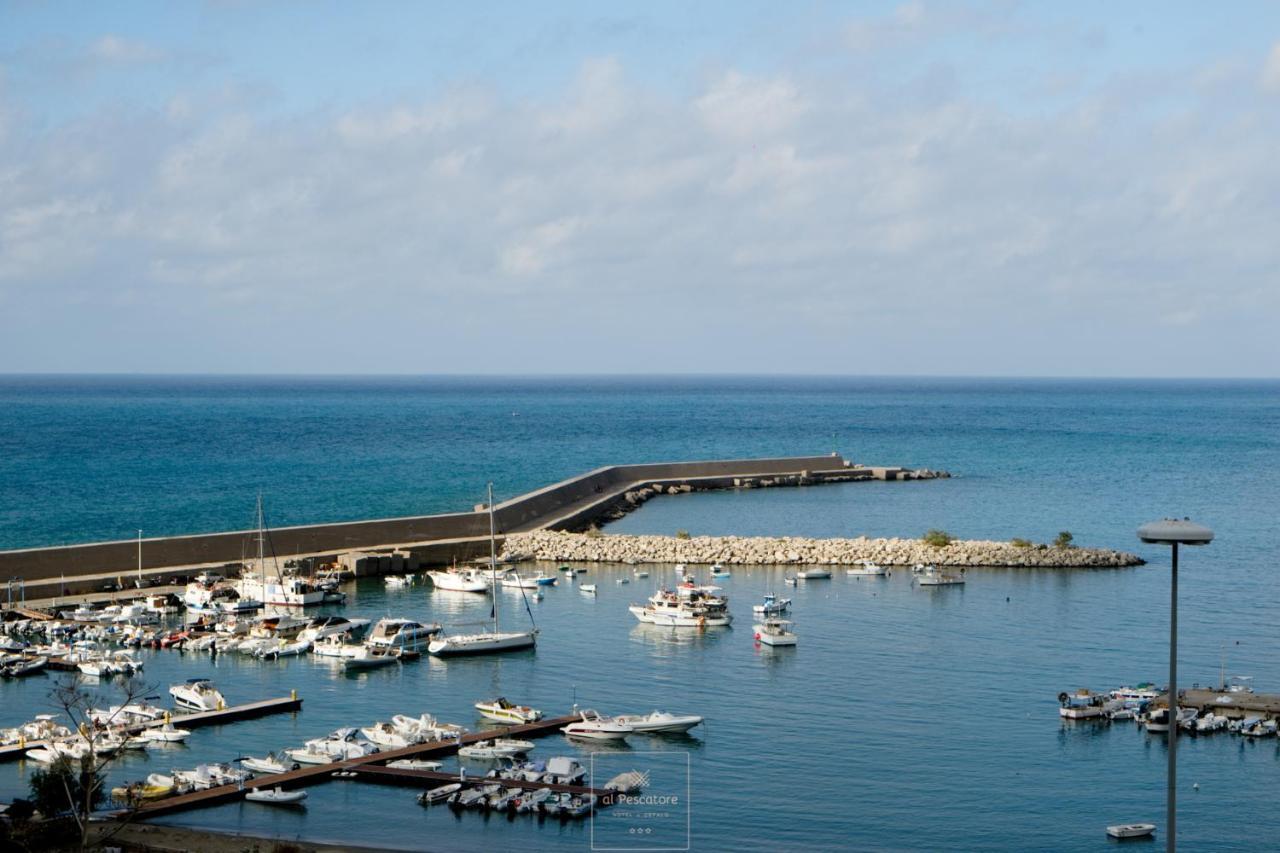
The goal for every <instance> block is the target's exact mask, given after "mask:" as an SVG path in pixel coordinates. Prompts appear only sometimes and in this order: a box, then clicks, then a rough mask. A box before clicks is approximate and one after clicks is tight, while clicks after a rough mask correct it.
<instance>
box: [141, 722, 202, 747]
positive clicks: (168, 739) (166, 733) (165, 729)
mask: <svg viewBox="0 0 1280 853" xmlns="http://www.w3.org/2000/svg"><path fill="white" fill-rule="evenodd" d="M141 736H142V737H144V738H146V739H147V740H149V741H154V742H155V743H181V742H182V741H184V740H186V739H187V738H189V737H191V730H190V729H180V728H177V727H176V726H174V724H173V723H165V724H164V725H163V726H154V727H152V728H147V729H143V730H142V733H141Z"/></svg>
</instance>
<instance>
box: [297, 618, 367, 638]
mask: <svg viewBox="0 0 1280 853" xmlns="http://www.w3.org/2000/svg"><path fill="white" fill-rule="evenodd" d="M368 627H369V620H368V619H348V618H347V617H346V616H325V617H323V618H321V619H317V620H315V621H314V622H312V623H311V624H310V625H308V626H307V627H306V628H304V629H302V630H301V631H300V632H298V639H299V640H308V641H310V642H311V643H313V644H314V643H316V642H318V641H320V640H326V639H328V638H330V637H337V638H338V640H339V642H341V641H342V640H343V639H345V638H348V637H357V636H359V635H360V634H362V633H364V631H365V629H367V628H368Z"/></svg>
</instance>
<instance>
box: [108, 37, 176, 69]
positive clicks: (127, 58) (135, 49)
mask: <svg viewBox="0 0 1280 853" xmlns="http://www.w3.org/2000/svg"><path fill="white" fill-rule="evenodd" d="M89 55H90V56H92V57H93V58H94V59H96V60H99V61H100V62H104V63H112V64H121V65H124V64H135V63H142V62H155V61H157V60H160V59H163V58H164V56H165V54H164V52H163V51H161V50H158V49H156V48H154V47H152V46H150V45H148V44H146V43H145V42H141V41H137V40H135V39H128V38H125V37H123V36H118V35H113V34H110V33H108V34H107V35H104V36H102V37H100V38H98V39H96V40H95V41H94V42H93V43H92V44H91V45H89Z"/></svg>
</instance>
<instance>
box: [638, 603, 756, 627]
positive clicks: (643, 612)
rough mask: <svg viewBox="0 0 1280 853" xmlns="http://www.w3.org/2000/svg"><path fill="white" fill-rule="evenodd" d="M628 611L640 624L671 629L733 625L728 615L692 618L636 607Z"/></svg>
mask: <svg viewBox="0 0 1280 853" xmlns="http://www.w3.org/2000/svg"><path fill="white" fill-rule="evenodd" d="M630 610H631V613H632V615H634V616H635V617H636V618H637V619H639V620H640V621H641V622H645V623H648V624H650V625H665V626H667V627H671V628H721V627H725V626H728V625H730V624H732V623H733V616H732V615H730V614H728V613H725V614H723V615H716V616H693V615H690V614H682V613H660V612H657V611H655V610H653V609H651V608H648V607H640V606H638V605H636V606H632V607H631V608H630Z"/></svg>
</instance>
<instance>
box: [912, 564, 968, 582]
mask: <svg viewBox="0 0 1280 853" xmlns="http://www.w3.org/2000/svg"><path fill="white" fill-rule="evenodd" d="M961 571H963V569H962V570H961ZM916 583H918V584H919V585H920V586H963V585H964V577H963V575H952V574H947V573H945V572H940V571H938V569H937V567H936V566H929V567H927V568H926V569H925V570H924V571H923V572H919V573H917V574H916Z"/></svg>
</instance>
